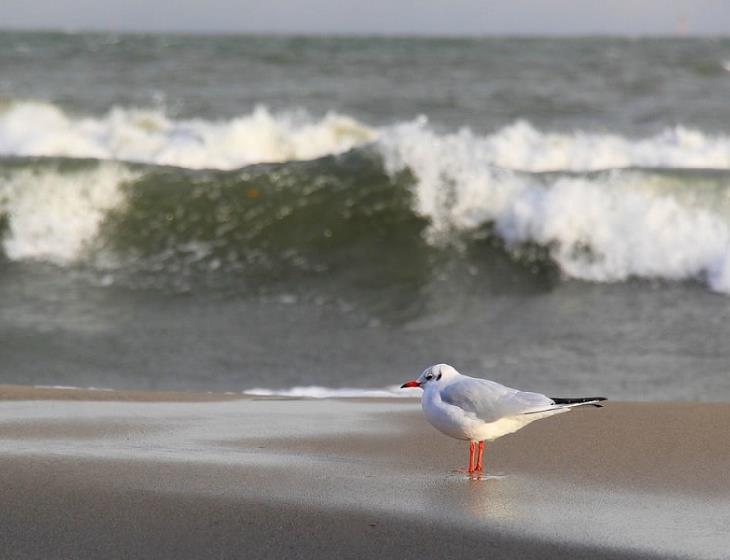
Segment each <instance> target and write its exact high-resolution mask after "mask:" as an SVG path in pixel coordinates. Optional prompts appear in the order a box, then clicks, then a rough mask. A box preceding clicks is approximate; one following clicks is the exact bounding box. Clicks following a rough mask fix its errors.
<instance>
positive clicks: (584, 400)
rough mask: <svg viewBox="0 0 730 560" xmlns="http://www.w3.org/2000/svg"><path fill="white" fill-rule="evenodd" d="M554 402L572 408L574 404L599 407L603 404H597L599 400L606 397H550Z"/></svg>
mask: <svg viewBox="0 0 730 560" xmlns="http://www.w3.org/2000/svg"><path fill="white" fill-rule="evenodd" d="M550 400H552V401H553V402H554V403H555V404H559V405H562V406H565V407H567V408H573V407H576V406H595V407H596V408H601V407H602V406H603V405H602V404H599V403H600V402H601V401H605V400H606V397H578V398H568V399H566V398H562V397H550Z"/></svg>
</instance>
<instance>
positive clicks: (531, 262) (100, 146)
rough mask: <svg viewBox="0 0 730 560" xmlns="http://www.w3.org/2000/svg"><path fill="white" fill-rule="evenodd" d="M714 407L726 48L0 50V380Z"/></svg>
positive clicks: (89, 46) (225, 40) (636, 44)
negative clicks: (444, 382) (469, 378)
mask: <svg viewBox="0 0 730 560" xmlns="http://www.w3.org/2000/svg"><path fill="white" fill-rule="evenodd" d="M440 362H445V363H450V364H452V365H453V366H455V367H456V368H457V369H459V370H461V371H462V372H464V373H469V374H471V375H476V376H481V377H487V378H490V379H494V380H496V381H499V382H501V383H505V384H507V385H510V386H514V387H518V388H522V389H529V390H533V391H540V392H544V393H548V394H550V395H556V396H572V395H576V396H584V395H603V396H606V397H608V398H610V399H616V400H641V401H646V400H703V401H715V400H719V401H722V400H728V399H730V39H724V38H703V39H699V38H653V39H648V38H595V37H584V38H498V37H486V38H463V39H457V38H413V37H411V38H406V37H404V38H397V37H379V36H372V37H328V36H321V37H295V36H291V37H290V36H266V35H261V36H258V35H216V36H195V35H172V34H126V35H125V34H121V35H120V34H108V33H94V34H92V33H50V32H11V31H3V32H0V383H11V384H24V385H39V386H76V387H94V388H100V389H110V388H112V389H113V388H117V389H138V390H163V389H164V390H189V391H230V392H235V393H239V392H252V393H258V394H283V395H308V396H314V397H317V396H328V395H339V396H362V395H388V396H398V395H402V394H404V393H406V394H408V396H413V395H412V390H410V391H399V390H398V389H397V387H398V386H399V385H400V383H402V382H403V381H406V380H408V379H411V378H413V377H415V376H417V375H418V373H419V372H420V371H421V370H422V369H424V368H425V367H426V366H428V365H430V364H433V363H440Z"/></svg>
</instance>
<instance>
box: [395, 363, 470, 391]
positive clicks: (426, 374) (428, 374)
mask: <svg viewBox="0 0 730 560" xmlns="http://www.w3.org/2000/svg"><path fill="white" fill-rule="evenodd" d="M457 375H459V372H458V371H456V369H454V368H453V367H451V366H450V365H448V364H436V365H435V366H431V367H427V368H426V369H424V370H423V373H422V374H421V375H419V376H418V379H412V380H411V381H406V382H405V383H403V385H401V386H400V388H401V389H405V388H406V387H421V388H422V389H425V388H426V387H427V386H429V384H430V385H435V384H437V383H439V382H444V381H447V380H449V379H452V378H454V377H456V376H457Z"/></svg>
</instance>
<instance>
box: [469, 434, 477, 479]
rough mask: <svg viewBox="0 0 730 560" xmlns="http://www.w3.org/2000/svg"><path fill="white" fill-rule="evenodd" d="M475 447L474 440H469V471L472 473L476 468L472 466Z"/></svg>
mask: <svg viewBox="0 0 730 560" xmlns="http://www.w3.org/2000/svg"><path fill="white" fill-rule="evenodd" d="M475 447H476V442H475V441H470V442H469V472H470V473H473V472H474V471H475V470H476V469H475V467H474V451H475Z"/></svg>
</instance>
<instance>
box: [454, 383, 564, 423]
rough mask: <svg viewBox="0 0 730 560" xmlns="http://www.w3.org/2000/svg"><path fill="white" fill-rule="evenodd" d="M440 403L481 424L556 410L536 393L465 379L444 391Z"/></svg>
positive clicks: (550, 402) (551, 403)
mask: <svg viewBox="0 0 730 560" xmlns="http://www.w3.org/2000/svg"><path fill="white" fill-rule="evenodd" d="M441 399H442V400H443V401H444V402H446V403H448V404H451V405H454V406H457V407H459V408H461V409H462V410H464V411H465V412H466V413H468V414H473V415H474V416H475V417H476V418H479V419H480V420H482V421H483V422H495V421H497V420H499V419H500V418H504V417H508V416H519V415H521V414H532V413H536V412H544V411H547V410H551V409H553V408H556V407H555V403H554V402H553V401H552V400H551V399H550V398H549V397H546V396H545V395H542V394H540V393H529V392H525V391H518V390H517V389H512V388H511V387H506V386H504V385H501V384H499V383H495V382H494V381H488V380H486V379H478V378H475V377H467V376H463V378H462V379H459V380H458V381H455V382H453V383H450V384H449V385H447V386H446V387H444V388H443V389H442V390H441Z"/></svg>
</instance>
